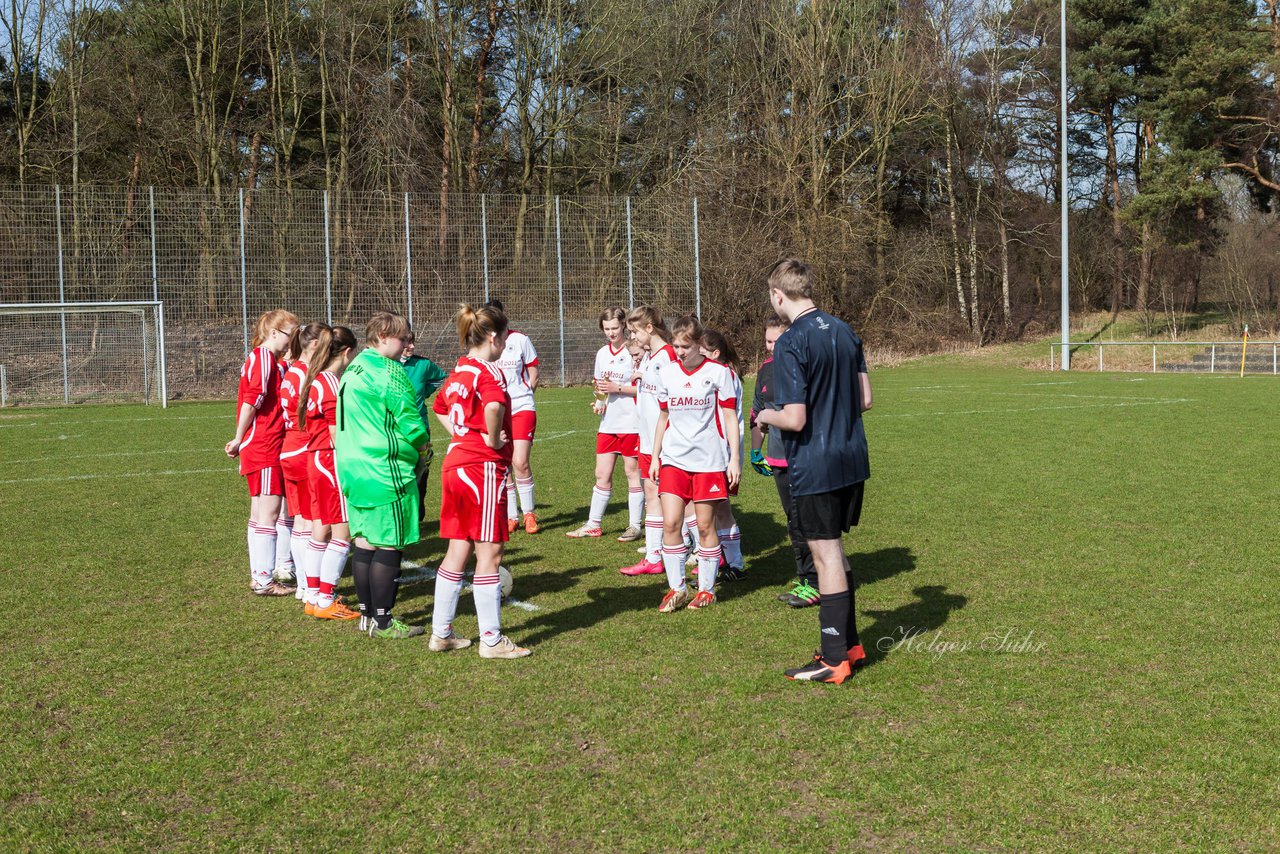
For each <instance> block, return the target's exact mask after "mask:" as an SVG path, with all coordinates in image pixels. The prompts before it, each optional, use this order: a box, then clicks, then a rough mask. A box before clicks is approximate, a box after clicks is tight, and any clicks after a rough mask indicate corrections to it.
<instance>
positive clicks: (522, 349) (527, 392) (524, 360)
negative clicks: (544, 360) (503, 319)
mask: <svg viewBox="0 0 1280 854" xmlns="http://www.w3.org/2000/svg"><path fill="white" fill-rule="evenodd" d="M494 364H495V365H497V366H498V367H499V368H501V369H502V375H503V376H504V377H505V378H506V380H507V394H509V395H511V412H512V413H516V412H528V411H529V410H531V409H533V408H534V405H533V389H532V388H530V387H529V368H536V367H538V351H537V350H536V349H534V346H533V342H532V341H530V340H529V336H528V335H525V334H524V333H523V332H517V331H516V330H514V329H513V330H511V332H509V333H508V334H507V349H505V350H503V351H502V355H501V356H500V357H498V360H497V361H496V362H494Z"/></svg>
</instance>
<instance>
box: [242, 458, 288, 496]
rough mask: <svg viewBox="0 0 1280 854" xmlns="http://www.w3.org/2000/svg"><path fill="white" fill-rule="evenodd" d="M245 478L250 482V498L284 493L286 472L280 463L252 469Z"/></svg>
mask: <svg viewBox="0 0 1280 854" xmlns="http://www.w3.org/2000/svg"><path fill="white" fill-rule="evenodd" d="M244 479H245V480H246V481H247V482H248V484H249V497H250V498H257V497H258V496H259V495H284V472H282V471H281V470H280V466H278V465H274V466H267V467H266V468H264V469H258V470H257V471H251V472H249V473H248V474H246V475H245V476H244Z"/></svg>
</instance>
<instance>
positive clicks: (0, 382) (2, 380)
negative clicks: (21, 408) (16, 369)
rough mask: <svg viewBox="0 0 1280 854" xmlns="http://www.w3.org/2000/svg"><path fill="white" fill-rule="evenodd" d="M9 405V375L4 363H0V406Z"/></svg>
mask: <svg viewBox="0 0 1280 854" xmlns="http://www.w3.org/2000/svg"><path fill="white" fill-rule="evenodd" d="M8 405H9V377H8V375H7V374H6V373H5V370H4V365H0V407H4V406H8Z"/></svg>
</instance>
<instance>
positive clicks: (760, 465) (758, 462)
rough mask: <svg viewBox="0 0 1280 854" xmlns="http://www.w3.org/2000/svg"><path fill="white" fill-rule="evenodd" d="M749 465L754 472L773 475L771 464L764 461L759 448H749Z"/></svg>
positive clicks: (762, 453)
mask: <svg viewBox="0 0 1280 854" xmlns="http://www.w3.org/2000/svg"><path fill="white" fill-rule="evenodd" d="M751 467H752V468H753V469H755V470H756V474H760V475H764V476H765V477H773V466H771V465H769V464H768V463H767V462H765V459H764V451H761V450H760V449H759V448H752V449H751Z"/></svg>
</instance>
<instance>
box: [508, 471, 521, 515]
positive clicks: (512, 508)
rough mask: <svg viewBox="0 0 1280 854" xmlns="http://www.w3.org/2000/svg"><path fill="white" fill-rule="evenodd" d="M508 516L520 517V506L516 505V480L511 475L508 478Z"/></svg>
mask: <svg viewBox="0 0 1280 854" xmlns="http://www.w3.org/2000/svg"><path fill="white" fill-rule="evenodd" d="M507 518H508V519H519V518H520V508H519V506H517V505H516V482H515V480H514V479H513V478H510V477H508V478H507Z"/></svg>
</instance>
